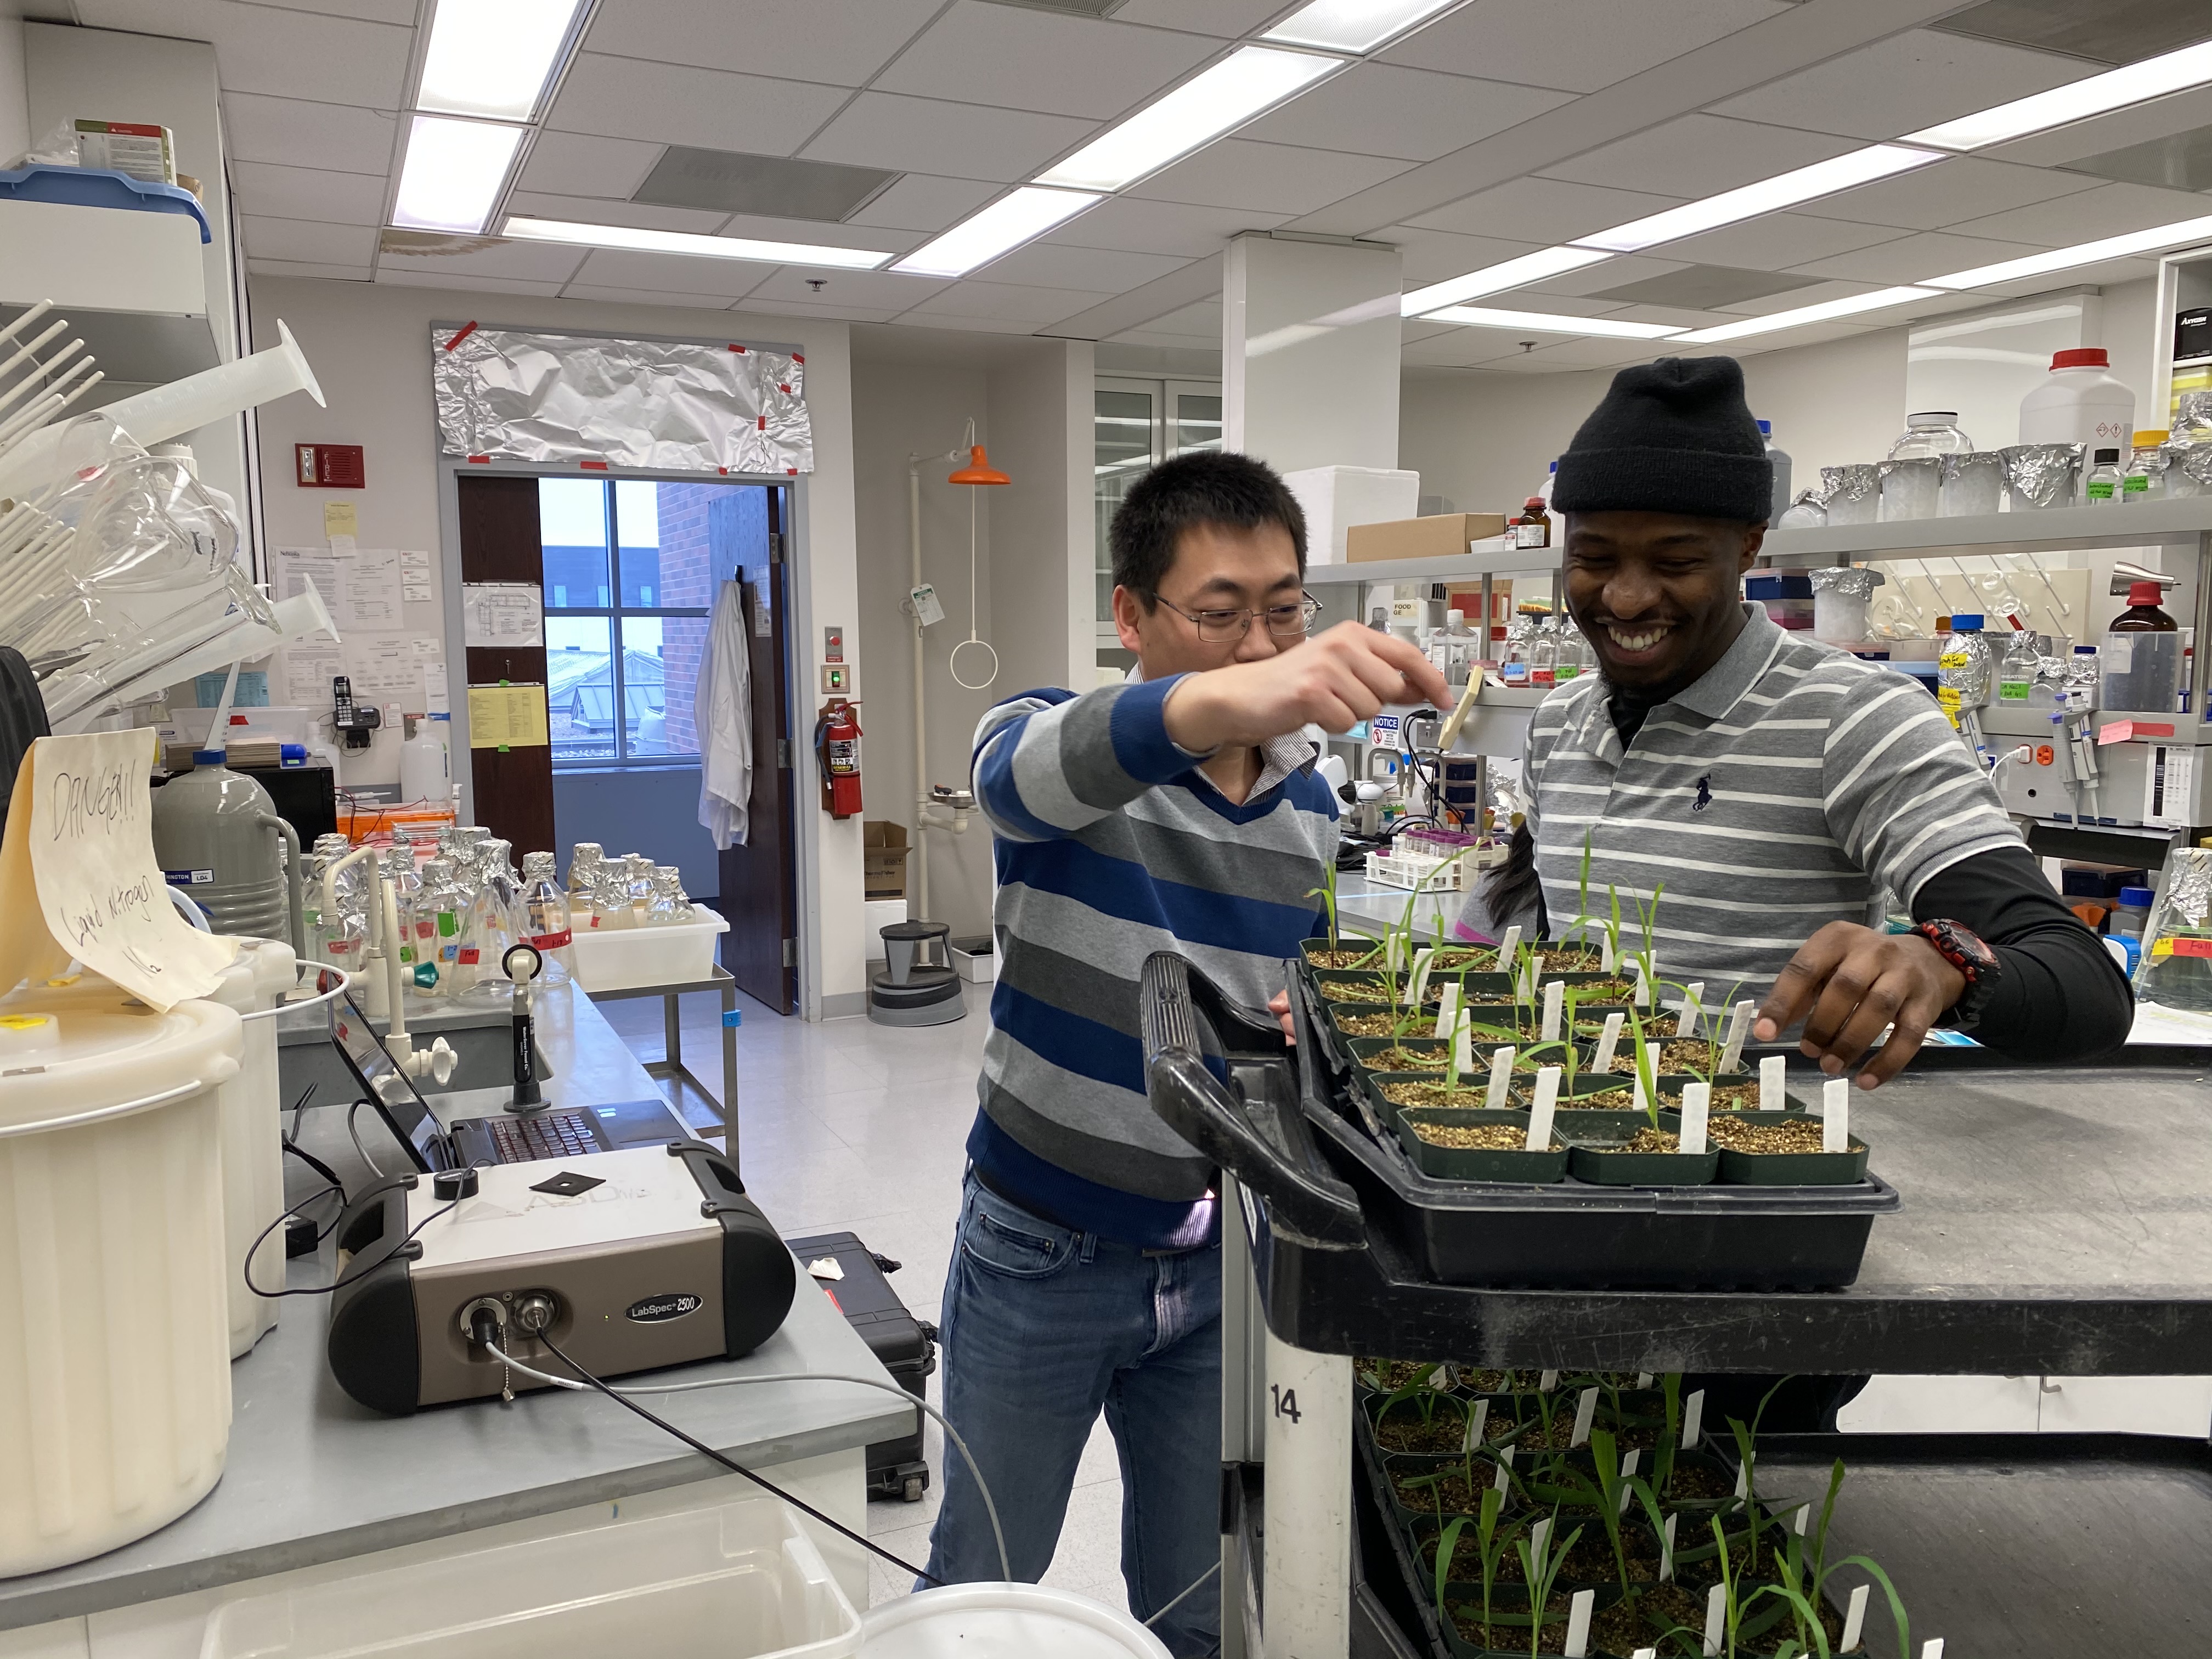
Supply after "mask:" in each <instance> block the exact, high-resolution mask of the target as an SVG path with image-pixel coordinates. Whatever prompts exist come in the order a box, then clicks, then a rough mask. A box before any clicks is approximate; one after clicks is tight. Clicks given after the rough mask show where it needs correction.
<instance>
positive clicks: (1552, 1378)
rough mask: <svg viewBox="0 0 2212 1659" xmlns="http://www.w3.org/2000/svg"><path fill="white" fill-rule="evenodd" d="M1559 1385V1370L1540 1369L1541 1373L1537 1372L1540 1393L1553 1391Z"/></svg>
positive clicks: (1537, 1386)
mask: <svg viewBox="0 0 2212 1659" xmlns="http://www.w3.org/2000/svg"><path fill="white" fill-rule="evenodd" d="M1558 1387H1559V1372H1557V1371H1540V1372H1539V1373H1537V1376H1536V1392H1537V1393H1538V1394H1549V1393H1551V1391H1552V1390H1553V1389H1556V1388H1558Z"/></svg>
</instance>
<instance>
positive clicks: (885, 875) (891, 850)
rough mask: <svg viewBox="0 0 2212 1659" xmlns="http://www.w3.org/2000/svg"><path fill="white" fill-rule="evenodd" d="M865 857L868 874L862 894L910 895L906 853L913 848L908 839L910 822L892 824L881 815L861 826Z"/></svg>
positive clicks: (887, 896) (866, 872)
mask: <svg viewBox="0 0 2212 1659" xmlns="http://www.w3.org/2000/svg"><path fill="white" fill-rule="evenodd" d="M860 835H861V843H860V844H861V847H862V848H863V851H862V854H861V857H862V859H863V860H864V861H865V873H864V874H863V875H862V877H861V883H862V889H863V892H862V896H863V897H865V898H868V899H902V898H904V897H905V896H906V855H907V854H908V852H910V851H911V850H912V849H911V848H908V845H907V841H906V825H904V824H902V823H890V822H888V821H887V820H884V819H881V818H870V819H869V820H868V821H867V822H866V823H863V824H862V825H861V826H860Z"/></svg>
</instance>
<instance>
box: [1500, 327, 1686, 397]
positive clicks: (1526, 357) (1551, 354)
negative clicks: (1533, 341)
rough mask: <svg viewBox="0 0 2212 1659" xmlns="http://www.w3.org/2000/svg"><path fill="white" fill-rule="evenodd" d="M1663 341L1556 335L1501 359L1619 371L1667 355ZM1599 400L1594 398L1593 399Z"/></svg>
mask: <svg viewBox="0 0 2212 1659" xmlns="http://www.w3.org/2000/svg"><path fill="white" fill-rule="evenodd" d="M1667 351H1668V345H1667V342H1666V341H1664V340H1587V339H1586V340H1562V339H1559V338H1558V337H1556V336H1555V337H1553V338H1552V339H1550V340H1548V341H1547V342H1545V343H1543V344H1541V345H1539V346H1538V347H1537V348H1536V349H1534V351H1529V352H1522V353H1517V354H1516V356H1514V357H1510V358H1506V359H1504V360H1502V361H1503V362H1506V363H1510V364H1512V365H1513V366H1515V367H1516V368H1542V369H1551V370H1559V369H1577V368H1620V367H1622V366H1624V365H1626V364H1628V363H1644V362H1650V361H1651V359H1653V358H1654V357H1663V356H1666V355H1667ZM1591 401H1592V402H1593V403H1595V401H1596V399H1595V398H1592V399H1591Z"/></svg>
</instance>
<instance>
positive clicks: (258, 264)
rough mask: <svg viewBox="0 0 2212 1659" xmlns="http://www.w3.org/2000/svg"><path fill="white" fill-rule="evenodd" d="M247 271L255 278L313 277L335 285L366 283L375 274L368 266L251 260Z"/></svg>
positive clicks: (287, 260)
mask: <svg viewBox="0 0 2212 1659" xmlns="http://www.w3.org/2000/svg"><path fill="white" fill-rule="evenodd" d="M246 270H247V272H248V273H249V274H251V275H252V276H313V277H317V278H319V279H321V280H323V281H326V282H334V283H365V282H367V281H368V279H369V277H370V276H371V275H372V274H373V273H372V272H371V271H370V270H369V268H368V266H367V265H316V264H300V263H298V262H297V261H295V260H290V259H253V258H249V259H247V260H246Z"/></svg>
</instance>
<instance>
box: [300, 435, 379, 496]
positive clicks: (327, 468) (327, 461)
mask: <svg viewBox="0 0 2212 1659" xmlns="http://www.w3.org/2000/svg"><path fill="white" fill-rule="evenodd" d="M292 459H293V460H294V462H295V463H296V465H295V471H296V472H297V474H298V478H297V482H298V483H299V485H300V487H301V489H363V488H366V487H367V484H368V474H367V472H366V471H364V469H363V465H362V456H361V446H360V445H359V444H294V445H293V446H292Z"/></svg>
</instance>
